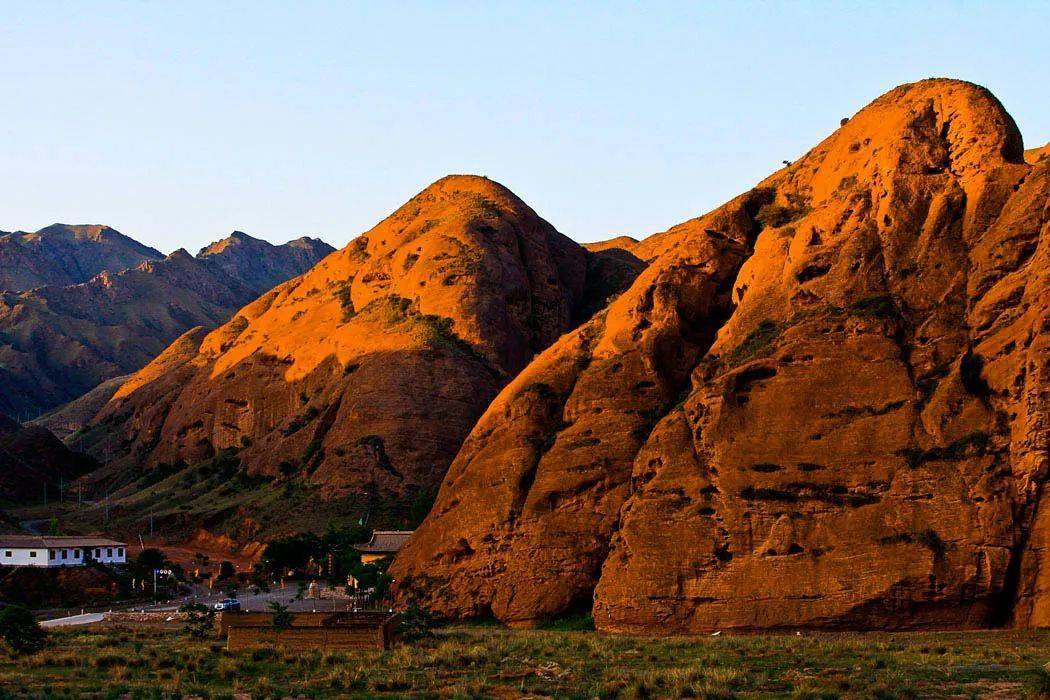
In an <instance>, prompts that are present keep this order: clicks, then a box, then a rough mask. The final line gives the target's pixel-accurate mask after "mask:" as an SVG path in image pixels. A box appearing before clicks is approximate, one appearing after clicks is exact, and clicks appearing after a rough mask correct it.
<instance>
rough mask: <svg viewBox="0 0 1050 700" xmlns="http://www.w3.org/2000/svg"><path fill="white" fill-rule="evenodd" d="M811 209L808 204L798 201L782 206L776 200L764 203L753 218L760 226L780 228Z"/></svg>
mask: <svg viewBox="0 0 1050 700" xmlns="http://www.w3.org/2000/svg"><path fill="white" fill-rule="evenodd" d="M810 211H811V209H810V207H809V205H807V204H805V203H802V202H799V203H797V204H792V205H789V206H783V205H781V204H777V203H776V202H770V203H769V204H764V205H763V206H762V207H761V208H760V209H759V210H758V214H756V215H755V220H756V221H758V223H760V224H762V228H780V227H781V226H784V225H786V224H790V223H791V222H792V221H797V220H799V219H801V218H802V217H804V216H805V215H806V214H808V213H809V212H810Z"/></svg>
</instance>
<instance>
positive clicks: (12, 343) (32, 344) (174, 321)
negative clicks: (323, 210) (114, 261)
mask: <svg viewBox="0 0 1050 700" xmlns="http://www.w3.org/2000/svg"><path fill="white" fill-rule="evenodd" d="M236 236H237V238H236V241H234V242H231V243H229V244H226V245H222V244H216V246H213V248H217V249H216V250H211V249H206V250H208V251H209V252H208V253H207V254H204V253H202V254H201V256H199V257H198V258H194V257H192V256H191V255H189V253H187V252H186V251H184V250H179V251H176V252H174V253H172V254H171V255H169V256H167V257H166V258H163V259H160V260H147V261H146V262H143V263H141V264H139V265H138V266H136V267H133V268H130V269H126V270H121V271H118V272H108V271H107V272H102V273H100V274H98V275H96V276H94V277H93V278H91V279H90V280H88V281H87V282H83V283H80V284H71V285H66V286H58V285H55V286H44V287H38V288H35V289H32V290H30V291H25V292H20V293H16V292H0V412H3V413H7V414H8V415H14V416H18V415H22V416H24V415H26V414H28V415H30V416H32V415H35V414H39V413H41V412H43V411H46V410H49V409H51V408H54V407H56V406H59V405H61V404H63V403H66V402H68V401H70V400H72V399H75V398H77V397H79V396H81V395H82V394H84V393H86V392H87V391H89V390H91V389H93V388H94V387H96V386H98V385H99V384H100V383H102V382H103V381H106V380H107V379H111V378H112V377H116V376H120V375H123V374H127V373H129V372H132V371H135V370H137V369H139V368H141V367H142V366H143V365H145V364H146V363H147V362H149V361H150V360H151V359H152V358H153V357H155V356H156V355H157V353H159V352H160V351H161V350H162V349H164V347H165V346H166V345H167V344H168V343H170V342H171V341H172V340H173V339H174V338H176V337H177V336H178V335H179V334H181V333H182V332H184V331H185V330H187V329H188V328H191V327H193V326H196V325H207V326H216V325H218V324H220V323H222V322H224V321H226V320H227V319H228V318H229V317H230V314H231V313H233V311H235V310H236V309H238V308H239V307H240V306H242V305H243V304H245V303H247V302H248V301H249V300H251V299H252V298H254V297H255V296H256V295H258V294H260V293H261V292H262V291H265V290H266V289H268V288H270V287H271V286H273V284H276V283H277V282H280V281H283V280H284V279H287V276H290V275H295V274H298V273H300V272H302V271H303V270H304V269H306V268H308V267H310V265H311V264H312V263H313V262H316V261H317V260H319V259H320V258H321V257H323V256H324V255H325V254H326V253H327V252H329V251H330V250H331V248H330V247H329V246H327V245H325V244H323V243H320V242H318V241H312V240H309V239H300V241H293V242H292V243H288V244H285V245H283V246H271V245H270V244H268V243H264V242H262V241H254V239H250V240H251V241H254V243H250V242H249V241H247V240H245V239H246V238H247V237H245V236H244V234H237V235H236ZM231 238H232V237H231ZM228 240H229V239H228ZM304 246H305V247H304ZM243 247H252V248H253V252H252V253H251V254H250V255H244V254H242V253H241V252H240V249H241V248H243Z"/></svg>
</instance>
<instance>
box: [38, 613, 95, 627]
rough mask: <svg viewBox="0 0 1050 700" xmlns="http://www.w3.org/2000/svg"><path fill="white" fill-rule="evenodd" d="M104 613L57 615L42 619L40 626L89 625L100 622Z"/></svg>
mask: <svg viewBox="0 0 1050 700" xmlns="http://www.w3.org/2000/svg"><path fill="white" fill-rule="evenodd" d="M104 615H105V613H85V614H83V615H72V616H70V617H59V618H56V619H54V620H44V621H43V622H41V623H40V626H41V627H68V626H71V625H91V624H94V623H96V622H102V618H103V616H104Z"/></svg>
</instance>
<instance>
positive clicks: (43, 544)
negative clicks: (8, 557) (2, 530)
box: [0, 535, 127, 549]
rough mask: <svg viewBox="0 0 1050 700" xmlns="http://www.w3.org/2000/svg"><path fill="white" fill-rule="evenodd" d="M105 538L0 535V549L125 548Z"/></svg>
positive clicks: (123, 545) (119, 543)
mask: <svg viewBox="0 0 1050 700" xmlns="http://www.w3.org/2000/svg"><path fill="white" fill-rule="evenodd" d="M126 546H127V545H125V544H124V543H123V542H117V541H116V540H110V539H106V538H105V537H51V536H48V535H0V547H8V548H11V549H53V548H55V547H82V548H88V547H126Z"/></svg>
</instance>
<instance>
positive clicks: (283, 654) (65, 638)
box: [0, 626, 1050, 698]
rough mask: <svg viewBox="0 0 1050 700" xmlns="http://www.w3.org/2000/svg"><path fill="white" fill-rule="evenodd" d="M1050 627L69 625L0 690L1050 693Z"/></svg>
mask: <svg viewBox="0 0 1050 700" xmlns="http://www.w3.org/2000/svg"><path fill="white" fill-rule="evenodd" d="M1048 661H1050V632H1012V631H1005V632H969V633H921V634H813V635H803V636H794V635H790V636H789V635H763V636H729V635H723V636H719V637H699V638H666V639H647V638H638V637H614V636H605V635H600V634H597V633H595V632H586V631H551V630H548V631H519V630H508V629H504V628H501V627H495V626H490V627H489V626H478V627H451V628H447V629H443V630H439V631H438V632H437V634H436V636H434V637H433V638H431V639H428V640H425V641H423V642H420V643H418V644H415V645H404V646H400V647H397V648H395V649H392V650H390V651H387V652H378V651H364V652H359V651H353V652H329V653H322V652H318V651H297V650H292V649H287V650H285V649H276V650H275V649H271V648H260V649H256V650H253V651H244V652H238V653H230V652H228V651H226V650H225V648H224V647H223V644H222V643H221V642H220V641H219V640H218V639H214V640H192V639H190V638H188V637H187V636H185V635H184V634H183V633H182V632H181V631H178V630H174V629H170V630H169V629H160V630H158V629H155V628H131V627H97V628H90V629H88V628H81V629H78V630H70V631H60V632H55V633H53V634H52V635H51V644H50V646H49V648H47V649H45V650H43V651H41V652H38V653H36V654H33V655H29V656H24V657H21V658H16V657H11V656H2V657H0V697H26V696H28V697H41V696H43V697H63V696H75V697H81V696H84V695H88V696H91V697H121V696H125V695H130V696H131V697H168V696H172V695H186V694H188V695H198V696H201V697H230V696H232V695H233V694H234V693H248V694H250V695H251V696H252V697H253V698H259V697H282V696H287V695H294V696H298V695H305V696H308V697H332V696H347V695H350V696H359V697H376V696H386V697H397V696H402V697H404V696H419V695H423V696H430V697H516V696H519V695H523V694H530V695H536V696H556V697H579V698H593V697H709V698H728V697H795V698H831V697H885V698H894V697H899V698H908V697H931V696H932V697H963V698H966V697H987V696H994V697H998V698H1010V697H1050V695H1048V693H1050V673H1048V672H1047V671H1046V670H1045V669H1044V668H1043V665H1044V664H1046V663H1047V662H1048Z"/></svg>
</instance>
